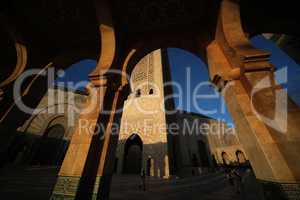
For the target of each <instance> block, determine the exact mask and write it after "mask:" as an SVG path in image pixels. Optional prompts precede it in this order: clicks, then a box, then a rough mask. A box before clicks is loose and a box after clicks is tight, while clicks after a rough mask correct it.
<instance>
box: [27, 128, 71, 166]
mask: <svg viewBox="0 0 300 200" xmlns="http://www.w3.org/2000/svg"><path fill="white" fill-rule="evenodd" d="M64 135H65V128H64V127H63V126H62V125H60V124H55V125H53V126H51V127H49V128H47V130H46V132H45V133H44V135H43V137H42V138H41V140H40V142H39V145H38V147H37V150H36V154H35V156H34V158H33V161H32V164H34V165H35V164H38V165H48V166H51V165H54V166H56V165H60V164H61V162H62V158H63V157H64V154H65V151H66V148H65V146H66V145H67V144H66V141H64Z"/></svg>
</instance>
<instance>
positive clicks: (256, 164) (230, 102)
mask: <svg viewBox="0 0 300 200" xmlns="http://www.w3.org/2000/svg"><path fill="white" fill-rule="evenodd" d="M208 55H209V65H210V67H212V68H214V67H219V68H223V70H225V71H228V70H229V68H228V67H229V66H230V65H229V63H228V61H227V59H226V58H225V56H224V55H223V53H222V51H221V49H220V47H219V46H218V44H217V43H212V44H211V45H210V46H209V48H208ZM210 56H211V57H210ZM213 57H214V59H212V58H213ZM242 76H243V77H242ZM223 77H224V76H223ZM260 81H266V82H270V85H269V86H267V87H266V88H264V89H261V88H260V89H259V90H258V91H255V88H256V86H257V84H259V82H260ZM221 82H227V84H226V87H225V88H224V87H223V95H224V97H225V100H226V104H227V106H228V109H229V111H230V113H231V116H232V118H233V120H234V123H235V126H236V131H237V134H238V137H239V139H240V142H241V143H242V145H243V147H244V149H245V151H246V152H247V155H248V157H249V159H250V162H251V164H252V167H253V169H254V171H255V175H256V178H257V179H258V180H259V181H260V182H261V183H262V185H263V189H264V193H265V198H266V199H297V198H299V196H300V190H299V181H300V138H299V131H300V110H299V108H298V107H296V105H295V104H294V103H293V102H292V101H291V100H290V99H287V105H285V104H284V103H283V101H284V99H282V98H285V97H284V95H283V96H281V95H279V96H278V95H277V94H280V93H278V92H282V91H280V90H281V87H280V86H279V85H277V84H276V85H274V83H275V80H274V78H273V71H272V70H269V71H268V70H265V71H264V70H262V71H252V72H246V73H245V74H244V75H241V77H240V78H238V79H232V80H226V81H224V80H223V81H222V78H220V81H218V82H216V84H217V85H219V86H222V85H223V86H224V84H220V83H221ZM261 83H262V82H261ZM263 86H264V87H265V86H266V85H263ZM220 89H222V88H220ZM253 92H254V93H253ZM252 93H253V94H252ZM281 103H283V104H281ZM285 108H287V110H285ZM285 112H287V116H286V118H285V115H284V113H285ZM264 117H265V118H267V119H270V120H274V121H273V122H271V123H266V122H268V121H265V120H263V118H264ZM274 118H275V119H274ZM276 118H277V119H276ZM285 120H286V121H285ZM285 123H287V126H286V127H285V125H284V124H285Z"/></svg>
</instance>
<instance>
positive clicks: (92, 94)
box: [51, 78, 107, 199]
mask: <svg viewBox="0 0 300 200" xmlns="http://www.w3.org/2000/svg"><path fill="white" fill-rule="evenodd" d="M90 86H91V89H90V90H89V97H88V100H87V102H86V105H85V109H84V110H83V112H82V113H81V114H80V117H79V121H78V124H77V126H76V128H75V130H74V133H73V136H72V139H71V142H70V145H69V148H68V151H67V153H66V156H65V158H64V161H63V164H62V166H61V169H60V172H59V175H58V179H57V183H56V185H55V188H54V190H53V193H52V197H51V199H65V198H68V199H75V197H76V196H78V193H79V191H80V185H82V184H83V183H84V182H85V184H87V182H88V180H87V179H88V178H89V176H88V175H85V174H84V171H86V169H87V168H89V166H87V161H88V156H89V154H91V153H92V152H93V153H95V154H94V155H93V156H94V157H95V159H97V153H98V152H97V151H96V152H95V149H93V146H95V145H92V144H93V143H94V144H97V145H98V146H100V136H99V133H96V132H95V131H98V130H99V129H98V130H97V129H96V125H97V121H98V120H99V117H100V113H101V110H102V108H103V102H104V97H105V96H107V95H106V92H107V80H106V79H104V78H103V79H102V80H101V81H99V82H94V84H91V85H90ZM93 187H94V184H93V183H92V184H90V185H85V188H88V190H89V191H91V192H92V193H93V194H92V195H94V196H95V194H96V192H97V191H96V189H93ZM86 195H87V196H88V195H90V194H86Z"/></svg>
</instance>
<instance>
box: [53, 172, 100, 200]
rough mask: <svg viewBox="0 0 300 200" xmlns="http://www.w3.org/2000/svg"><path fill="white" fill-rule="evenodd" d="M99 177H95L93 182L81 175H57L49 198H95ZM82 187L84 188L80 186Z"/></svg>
mask: <svg viewBox="0 0 300 200" xmlns="http://www.w3.org/2000/svg"><path fill="white" fill-rule="evenodd" d="M100 179H101V177H96V179H95V182H94V183H95V184H92V185H91V184H90V183H89V180H88V179H83V178H82V177H72V176H59V177H58V179H57V182H56V185H55V187H54V190H53V192H52V195H51V198H50V200H74V199H90V200H96V199H97V193H98V188H99V183H100ZM82 187H84V188H82Z"/></svg>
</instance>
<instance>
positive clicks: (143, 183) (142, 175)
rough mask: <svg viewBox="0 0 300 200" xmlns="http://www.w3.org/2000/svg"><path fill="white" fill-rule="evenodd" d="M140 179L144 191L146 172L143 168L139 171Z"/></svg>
mask: <svg viewBox="0 0 300 200" xmlns="http://www.w3.org/2000/svg"><path fill="white" fill-rule="evenodd" d="M141 181H142V190H143V191H146V174H145V170H144V169H142V171H141Z"/></svg>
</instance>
